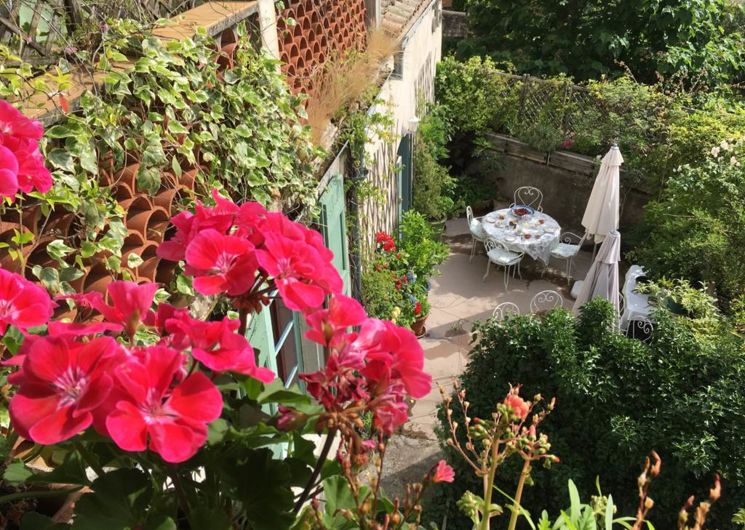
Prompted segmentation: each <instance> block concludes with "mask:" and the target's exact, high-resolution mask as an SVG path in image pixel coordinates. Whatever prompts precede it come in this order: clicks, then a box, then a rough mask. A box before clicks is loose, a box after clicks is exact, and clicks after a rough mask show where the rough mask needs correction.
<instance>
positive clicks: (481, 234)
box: [466, 206, 487, 262]
mask: <svg viewBox="0 0 745 530" xmlns="http://www.w3.org/2000/svg"><path fill="white" fill-rule="evenodd" d="M466 220H467V221H468V231H469V232H471V257H470V258H468V261H469V262H470V261H473V255H474V254H475V253H476V243H477V242H478V243H483V242H484V241H486V239H487V235H486V232H485V231H484V227H483V226H482V225H481V218H480V217H474V216H473V209H472V208H471V207H470V206H466Z"/></svg>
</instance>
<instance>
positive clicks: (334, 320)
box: [305, 294, 367, 346]
mask: <svg viewBox="0 0 745 530" xmlns="http://www.w3.org/2000/svg"><path fill="white" fill-rule="evenodd" d="M366 317H367V313H365V308H364V307H362V304H360V303H359V302H358V301H357V300H355V299H354V298H350V297H348V296H345V295H343V294H338V295H336V296H332V297H331V299H330V300H329V303H328V308H327V309H318V310H316V311H313V312H312V313H309V314H308V315H306V317H305V320H306V322H307V323H308V327H309V329H308V331H307V332H306V333H305V336H306V337H307V338H308V340H312V341H313V342H317V343H318V344H321V345H322V346H328V345H329V344H331V343H332V342H333V341H334V339H335V338H337V337H339V336H340V335H344V334H345V333H346V331H347V330H348V329H349V328H350V327H352V326H359V325H360V324H362V322H363V321H364V320H365V318H366Z"/></svg>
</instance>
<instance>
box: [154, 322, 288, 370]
mask: <svg viewBox="0 0 745 530" xmlns="http://www.w3.org/2000/svg"><path fill="white" fill-rule="evenodd" d="M239 326H240V322H239V321H238V320H233V319H230V318H225V319H223V320H221V321H218V322H204V321H202V320H196V319H192V318H190V317H186V318H183V317H182V318H180V319H170V320H168V322H167V323H166V329H167V330H168V332H169V333H170V334H172V335H175V336H176V337H177V339H176V340H177V342H179V343H180V344H181V345H182V347H184V348H186V347H189V346H190V347H191V355H192V357H194V359H196V360H197V361H199V362H201V363H202V364H203V365H204V366H206V367H207V368H209V369H210V370H214V371H216V372H234V373H238V374H244V375H248V376H251V377H253V378H254V379H258V380H259V381H262V382H264V383H269V382H271V381H273V380H274V378H275V375H274V372H272V371H271V370H269V369H268V368H262V367H259V366H256V358H255V356H254V350H253V348H252V347H251V345H250V344H249V343H248V341H247V340H246V338H245V337H243V336H242V335H239V334H238V333H237V331H238V327H239Z"/></svg>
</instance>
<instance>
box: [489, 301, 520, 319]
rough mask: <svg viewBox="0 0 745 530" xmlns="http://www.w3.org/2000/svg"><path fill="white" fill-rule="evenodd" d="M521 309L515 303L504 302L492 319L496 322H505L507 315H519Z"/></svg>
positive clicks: (495, 310) (493, 313) (492, 315)
mask: <svg viewBox="0 0 745 530" xmlns="http://www.w3.org/2000/svg"><path fill="white" fill-rule="evenodd" d="M519 314H520V308H519V307H518V306H517V304H516V303H514V302H502V303H501V304H499V305H498V306H497V307H495V308H494V311H493V312H492V314H491V317H492V318H494V319H496V320H504V319H505V317H506V316H507V315H519Z"/></svg>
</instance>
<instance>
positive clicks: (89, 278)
mask: <svg viewBox="0 0 745 530" xmlns="http://www.w3.org/2000/svg"><path fill="white" fill-rule="evenodd" d="M113 281H114V278H112V276H111V273H110V272H109V271H108V270H106V267H105V266H104V264H103V263H100V262H99V263H97V264H96V265H94V266H93V267H91V268H90V270H89V271H88V273H87V274H86V275H85V279H84V280H83V291H84V292H90V291H98V292H99V293H101V294H106V289H107V287H108V286H109V284H110V283H111V282H113Z"/></svg>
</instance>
